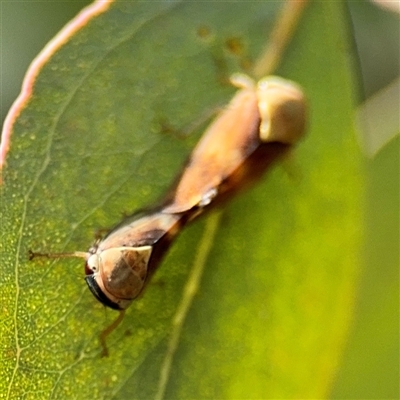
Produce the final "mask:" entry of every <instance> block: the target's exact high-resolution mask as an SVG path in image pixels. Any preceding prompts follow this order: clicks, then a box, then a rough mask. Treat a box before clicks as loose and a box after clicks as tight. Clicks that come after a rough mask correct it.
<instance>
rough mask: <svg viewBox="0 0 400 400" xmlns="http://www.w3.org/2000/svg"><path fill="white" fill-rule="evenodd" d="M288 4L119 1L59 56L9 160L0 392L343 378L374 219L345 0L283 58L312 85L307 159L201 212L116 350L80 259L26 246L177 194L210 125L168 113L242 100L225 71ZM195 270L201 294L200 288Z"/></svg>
mask: <svg viewBox="0 0 400 400" xmlns="http://www.w3.org/2000/svg"><path fill="white" fill-rule="evenodd" d="M98 4H99V3H98ZM277 5H278V3H273V2H238V3H226V2H213V3H212V4H210V3H204V2H162V3H161V2H139V3H132V2H115V3H112V4H111V5H110V7H109V9H108V10H107V11H105V12H103V13H101V14H99V15H98V16H96V17H94V18H92V19H89V20H88V21H83V22H84V23H82V26H81V27H80V29H78V30H76V31H75V32H74V33H73V34H72V35H69V36H68V37H67V38H66V40H65V44H64V45H63V46H61V47H60V48H58V49H57V50H56V51H55V52H52V54H51V57H50V58H49V59H48V60H47V61H46V63H44V65H43V66H42V68H41V69H40V72H39V74H38V76H37V77H36V78H35V79H34V81H33V86H32V93H31V95H30V96H29V97H28V98H27V102H26V103H24V104H23V106H22V107H21V110H20V113H19V115H18V118H17V119H16V120H15V122H14V124H13V127H12V135H11V137H10V150H9V152H8V154H7V159H6V165H5V167H4V169H3V186H2V203H1V204H2V207H1V210H2V234H3V237H2V240H1V246H2V253H1V254H2V266H3V274H2V276H1V291H2V294H3V310H2V324H1V327H2V330H1V332H0V338H1V343H2V348H3V350H4V352H3V354H4V356H3V360H2V363H1V364H2V368H1V375H2V376H1V378H0V385H1V386H0V387H1V389H0V393H1V394H5V395H6V396H7V395H8V397H9V398H49V397H52V398H82V399H83V398H111V397H114V398H120V399H126V398H143V399H144V398H146V399H148V398H154V397H155V398H173V399H177V398H227V399H228V398H322V397H324V396H326V395H327V393H329V390H330V386H331V383H332V379H333V377H334V375H335V372H336V368H337V365H338V362H339V360H340V356H341V353H342V350H343V345H344V342H345V339H346V336H347V332H348V327H349V323H350V321H351V316H352V311H353V310H352V305H353V297H354V290H355V283H356V277H357V270H358V263H359V260H358V249H359V242H360V235H361V231H362V224H361V218H360V214H361V208H360V197H361V192H362V187H363V183H362V175H361V173H360V155H359V152H358V149H357V146H356V143H355V137H354V133H353V126H352V108H353V105H352V99H351V94H352V89H353V88H352V86H351V76H350V72H349V65H348V54H347V42H348V39H347V36H346V29H345V27H344V26H343V20H344V14H343V9H342V5H341V4H340V3H337V2H336V3H332V2H330V3H326V2H325V3H323V2H318V3H317V2H314V3H312V4H311V5H310V6H309V7H308V8H307V9H306V12H305V14H304V18H303V19H302V21H301V25H300V27H299V29H298V31H297V33H296V36H295V37H294V39H293V41H292V43H291V45H290V46H289V49H288V51H287V53H286V56H285V58H284V60H283V63H282V66H281V68H280V70H279V71H278V73H279V74H281V75H282V76H284V77H287V78H289V79H292V80H295V81H298V82H299V83H300V84H301V85H302V86H303V87H304V89H305V92H306V93H307V95H308V97H309V101H310V109H311V119H310V129H309V134H308V136H307V138H306V140H304V141H303V143H301V145H300V146H299V148H298V150H297V151H296V157H295V161H294V162H295V164H296V167H297V168H298V171H297V170H296V173H295V177H296V179H290V178H289V177H288V175H287V174H286V173H285V171H284V170H283V169H282V168H277V169H275V170H274V171H273V172H272V173H270V174H269V175H268V176H267V177H265V179H263V180H262V181H261V182H260V184H259V185H258V186H257V187H256V188H254V189H252V190H251V191H249V192H247V193H246V194H244V195H241V196H240V197H238V198H235V199H233V201H232V202H231V203H230V204H229V206H227V207H226V208H225V209H224V210H223V211H222V213H214V214H211V215H210V216H208V217H207V218H206V219H203V220H202V221H199V222H197V223H195V224H193V225H192V226H190V227H188V228H187V229H186V230H185V231H184V232H183V233H182V234H181V236H180V237H179V238H178V240H177V241H176V243H175V244H174V245H173V247H172V249H171V251H170V252H169V254H168V255H167V257H166V259H165V260H164V261H163V263H162V265H161V266H160V268H159V270H158V272H157V274H156V275H155V276H154V279H153V281H152V283H151V284H150V285H149V287H148V289H147V290H146V292H145V293H144V295H143V296H142V298H140V299H139V300H137V301H135V302H134V304H133V305H132V306H131V307H130V309H129V311H128V312H127V316H126V317H125V319H124V321H123V323H122V324H121V326H120V327H119V328H118V329H117V330H116V331H115V332H113V333H112V335H111V337H110V338H109V340H108V345H109V350H110V356H109V357H108V358H100V353H101V347H100V344H99V341H98V335H99V333H100V332H101V331H102V329H104V327H106V326H107V324H109V323H110V322H111V321H112V320H113V319H114V318H115V313H114V312H112V311H109V310H107V311H105V310H104V308H103V307H102V306H101V305H100V304H99V303H98V302H96V300H95V299H94V298H93V296H92V295H91V294H90V292H89V291H88V290H87V288H86V287H85V286H86V285H85V283H84V282H83V279H82V278H83V265H80V262H79V261H76V260H57V261H53V262H49V261H47V260H38V261H35V262H29V261H28V257H27V254H28V250H29V249H32V250H35V251H54V252H60V251H74V250H86V249H87V248H88V247H89V246H90V244H91V242H92V240H93V232H94V231H95V230H96V229H98V228H104V227H111V226H113V225H114V224H115V223H117V222H118V221H119V220H120V219H121V217H122V214H123V213H126V212H131V211H133V210H135V209H137V208H139V207H143V206H147V205H149V204H151V202H153V201H154V200H156V199H157V198H159V197H160V196H161V195H162V194H163V192H164V190H165V189H166V188H167V187H168V185H169V183H170V182H171V181H172V180H173V178H174V176H175V175H176V173H177V171H179V168H180V165H181V164H182V163H183V161H184V160H185V158H186V157H187V155H188V154H189V153H190V150H191V148H192V147H193V145H194V144H195V143H196V141H197V140H198V138H199V136H200V135H201V131H202V130H201V129H200V128H199V129H196V130H195V131H194V132H193V133H191V134H189V135H187V137H182V136H180V135H175V134H173V133H167V132H166V130H165V129H164V128H165V126H166V125H168V126H172V127H173V128H174V129H175V131H176V132H178V131H179V130H182V129H184V128H186V127H188V126H192V125H196V122H197V121H201V119H202V116H204V115H205V114H207V113H208V112H209V111H210V110H212V109H213V108H214V107H215V106H217V105H220V104H226V103H227V102H228V101H229V99H230V97H231V96H232V94H233V93H234V89H233V88H232V87H229V86H227V85H225V84H224V83H223V80H221V77H226V76H228V75H229V74H230V73H231V72H236V71H237V70H238V69H239V68H240V67H241V66H245V65H247V64H248V63H249V62H250V63H251V62H254V61H255V59H256V58H257V57H258V56H259V54H260V52H261V50H262V49H263V48H264V46H265V44H266V41H267V37H268V33H269V31H270V29H271V27H272V24H273V22H274V19H275V18H276V15H277ZM81 22H82V20H81ZM74 26H75V27H76V26H77V21H75V25H74ZM232 43H236V44H238V46H237V47H235V49H236V50H235V51H234V49H233V48H232V46H230V44H232ZM197 125H198V124H197ZM174 129H172V131H173V130H174ZM7 133H8V132H7V131H5V132H4V133H3V134H7ZM4 141H5V136H3V143H4ZM196 274H197V275H196ZM196 283H197V284H198V287H197V292H196V294H195V295H194V296H188V295H185V293H186V291H188V290H189V289H190V285H191V284H195V287H194V288H195V289H196ZM186 311H187V312H186ZM180 316H182V317H184V318H183V319H182V321H179V318H178V317H180ZM175 346H176V348H175Z"/></svg>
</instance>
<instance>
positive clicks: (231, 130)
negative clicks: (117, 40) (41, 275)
mask: <svg viewBox="0 0 400 400" xmlns="http://www.w3.org/2000/svg"><path fill="white" fill-rule="evenodd" d="M232 83H233V84H234V85H235V86H237V87H238V88H239V90H238V92H237V93H236V95H235V96H234V97H233V99H232V100H231V102H230V103H229V104H228V106H227V107H226V108H225V109H224V110H223V111H222V112H221V113H220V114H219V115H218V116H217V117H216V118H215V120H214V121H213V122H212V123H211V125H210V126H209V127H208V129H207V130H206V132H205V133H204V135H203V136H202V138H201V139H200V141H199V143H198V144H197V146H196V147H195V148H194V150H193V152H192V154H191V155H190V157H189V159H188V160H187V162H186V164H185V166H184V168H183V169H182V171H181V173H180V175H179V176H178V177H177V178H176V180H175V182H174V184H173V185H172V187H171V188H170V190H169V191H168V192H167V194H166V196H165V197H164V199H163V201H162V202H161V203H160V204H159V205H158V206H156V207H153V208H151V209H148V210H146V211H141V212H138V213H135V214H133V215H131V216H130V217H128V218H127V219H125V220H124V221H122V222H121V223H120V224H118V225H117V226H116V227H115V228H114V229H112V230H111V231H110V232H109V233H108V234H107V235H106V236H105V237H104V238H103V239H101V240H98V241H96V242H95V243H94V244H93V246H92V247H91V248H90V249H89V250H88V251H87V252H73V253H68V254H41V253H32V252H31V258H33V257H35V256H47V257H81V258H84V259H85V273H86V277H85V279H86V283H87V285H88V287H89V289H90V290H91V292H92V293H93V294H94V296H95V297H96V298H97V299H98V300H99V301H100V302H102V303H103V304H104V305H106V306H108V307H110V308H112V309H115V310H125V309H126V308H127V307H128V306H129V305H130V304H131V302H132V301H133V300H134V299H135V298H136V297H137V296H138V295H139V294H140V293H141V292H142V291H143V289H144V288H145V286H146V285H147V284H148V282H149V280H150V278H151V276H152V275H153V274H154V272H155V270H156V269H157V267H158V265H159V264H160V260H161V259H162V257H163V256H164V254H165V253H166V251H167V250H168V248H169V246H170V245H171V243H172V241H173V240H174V239H175V238H176V236H177V235H178V234H179V232H181V230H182V228H183V227H184V226H185V225H186V224H188V223H190V222H191V221H193V220H194V219H195V218H197V217H199V216H200V215H202V214H203V213H205V212H206V211H207V210H209V209H210V208H213V207H214V206H215V205H219V204H221V203H223V202H224V201H226V200H227V199H229V198H230V197H231V196H232V195H233V194H235V193H236V192H237V191H239V190H241V189H242V188H244V187H246V186H248V185H249V184H250V183H252V182H254V181H255V180H257V179H258V178H259V177H260V176H261V175H262V174H263V172H265V171H266V170H267V169H268V168H269V167H270V166H271V165H272V164H273V163H275V162H276V161H277V160H279V159H281V158H282V156H284V155H285V154H286V153H288V151H290V149H291V148H292V147H293V146H294V145H295V144H297V142H298V141H299V139H301V138H302V137H303V135H304V131H305V123H306V114H307V106H306V101H305V97H304V94H303V92H302V90H301V89H300V88H299V86H297V85H296V84H295V83H293V82H291V81H287V80H284V79H282V78H279V77H275V76H269V77H266V78H263V79H261V80H260V81H259V82H258V83H257V84H256V83H254V82H253V81H252V80H251V79H250V78H249V77H247V76H245V75H234V76H233V77H232Z"/></svg>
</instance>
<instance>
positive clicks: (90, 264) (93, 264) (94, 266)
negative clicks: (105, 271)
mask: <svg viewBox="0 0 400 400" xmlns="http://www.w3.org/2000/svg"><path fill="white" fill-rule="evenodd" d="M98 271H99V257H98V256H97V255H96V254H92V255H91V256H90V257H89V258H88V260H87V261H86V263H85V274H86V276H88V275H93V274H95V273H96V272H98Z"/></svg>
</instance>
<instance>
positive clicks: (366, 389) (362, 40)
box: [0, 1, 400, 399]
mask: <svg viewBox="0 0 400 400" xmlns="http://www.w3.org/2000/svg"><path fill="white" fill-rule="evenodd" d="M88 4H90V2H89V1H68V2H62V1H57V2H53V1H40V2H37V1H25V2H11V1H10V2H7V1H2V2H1V4H0V7H1V8H0V13H1V15H0V16H1V118H2V121H4V118H5V116H6V114H7V112H8V110H9V108H10V106H11V104H12V102H13V101H14V100H15V98H16V97H17V96H18V93H19V91H20V87H21V83H22V79H23V76H24V74H25V72H26V70H27V68H28V66H29V64H30V62H31V61H32V59H33V58H34V57H35V56H36V55H37V54H38V53H39V51H40V50H41V49H42V48H43V46H44V45H45V44H46V43H47V42H48V41H49V40H50V39H51V38H52V37H53V36H54V35H55V34H56V33H57V32H58V31H59V30H60V28H61V27H62V26H63V25H64V24H65V23H66V22H68V21H69V20H70V19H71V18H72V17H74V16H75V15H76V14H77V13H78V12H79V11H80V10H81V9H82V8H83V7H84V6H86V5H88ZM348 8H349V20H348V22H349V24H350V25H351V30H352V31H353V33H354V36H353V38H349V40H353V41H354V46H353V49H354V54H352V57H354V58H355V59H356V63H355V64H356V65H355V66H356V67H357V70H356V71H355V73H354V76H356V77H357V79H358V82H357V83H356V85H355V86H356V87H358V88H359V90H358V93H355V95H356V101H357V102H358V103H359V104H361V103H362V102H363V101H364V100H365V99H368V98H369V97H371V96H372V95H374V94H375V93H377V92H378V91H379V90H380V89H382V88H383V87H385V86H386V85H387V84H389V83H390V82H391V81H393V80H394V79H395V78H396V77H398V76H399V65H400V55H399V52H400V50H399V49H400V24H399V14H397V15H396V14H395V13H390V12H388V11H384V10H382V9H380V8H377V7H376V6H374V5H373V4H371V3H370V2H367V1H357V2H348ZM357 64H358V65H357ZM399 144H400V141H399V135H397V136H396V137H395V138H393V139H392V140H391V141H389V143H387V144H386V145H385V146H384V147H383V148H381V149H380V150H379V151H378V153H377V154H376V155H375V157H373V158H371V157H367V156H366V157H365V177H366V198H365V220H366V224H365V225H366V227H367V229H366V233H365V244H364V251H363V254H362V257H363V258H364V260H363V261H364V266H365V267H364V269H363V272H362V276H361V279H360V288H359V293H358V295H357V307H356V315H355V318H354V325H353V331H352V333H351V335H350V337H349V342H348V346H347V350H346V352H345V354H344V358H343V362H342V365H341V367H340V369H339V371H338V376H337V379H336V382H335V385H334V387H333V390H332V394H331V398H334V399H336V398H337V399H339V398H340V399H343V398H346V399H358V398H359V399H361V398H362V399H395V398H396V399H397V398H399V396H400V395H399V242H400V240H399V239H400V238H399V210H400V207H399V186H400V185H399V171H400V165H399V148H400V147H399Z"/></svg>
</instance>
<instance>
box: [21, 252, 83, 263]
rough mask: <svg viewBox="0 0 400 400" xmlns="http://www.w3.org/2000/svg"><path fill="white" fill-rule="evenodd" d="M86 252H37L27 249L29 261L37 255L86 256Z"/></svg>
mask: <svg viewBox="0 0 400 400" xmlns="http://www.w3.org/2000/svg"><path fill="white" fill-rule="evenodd" d="M88 254H89V253H86V252H85V251H74V252H72V253H38V252H33V251H32V250H28V255H29V261H32V260H33V259H34V258H37V257H45V258H72V257H75V258H76V257H78V258H84V259H87V258H88Z"/></svg>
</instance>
